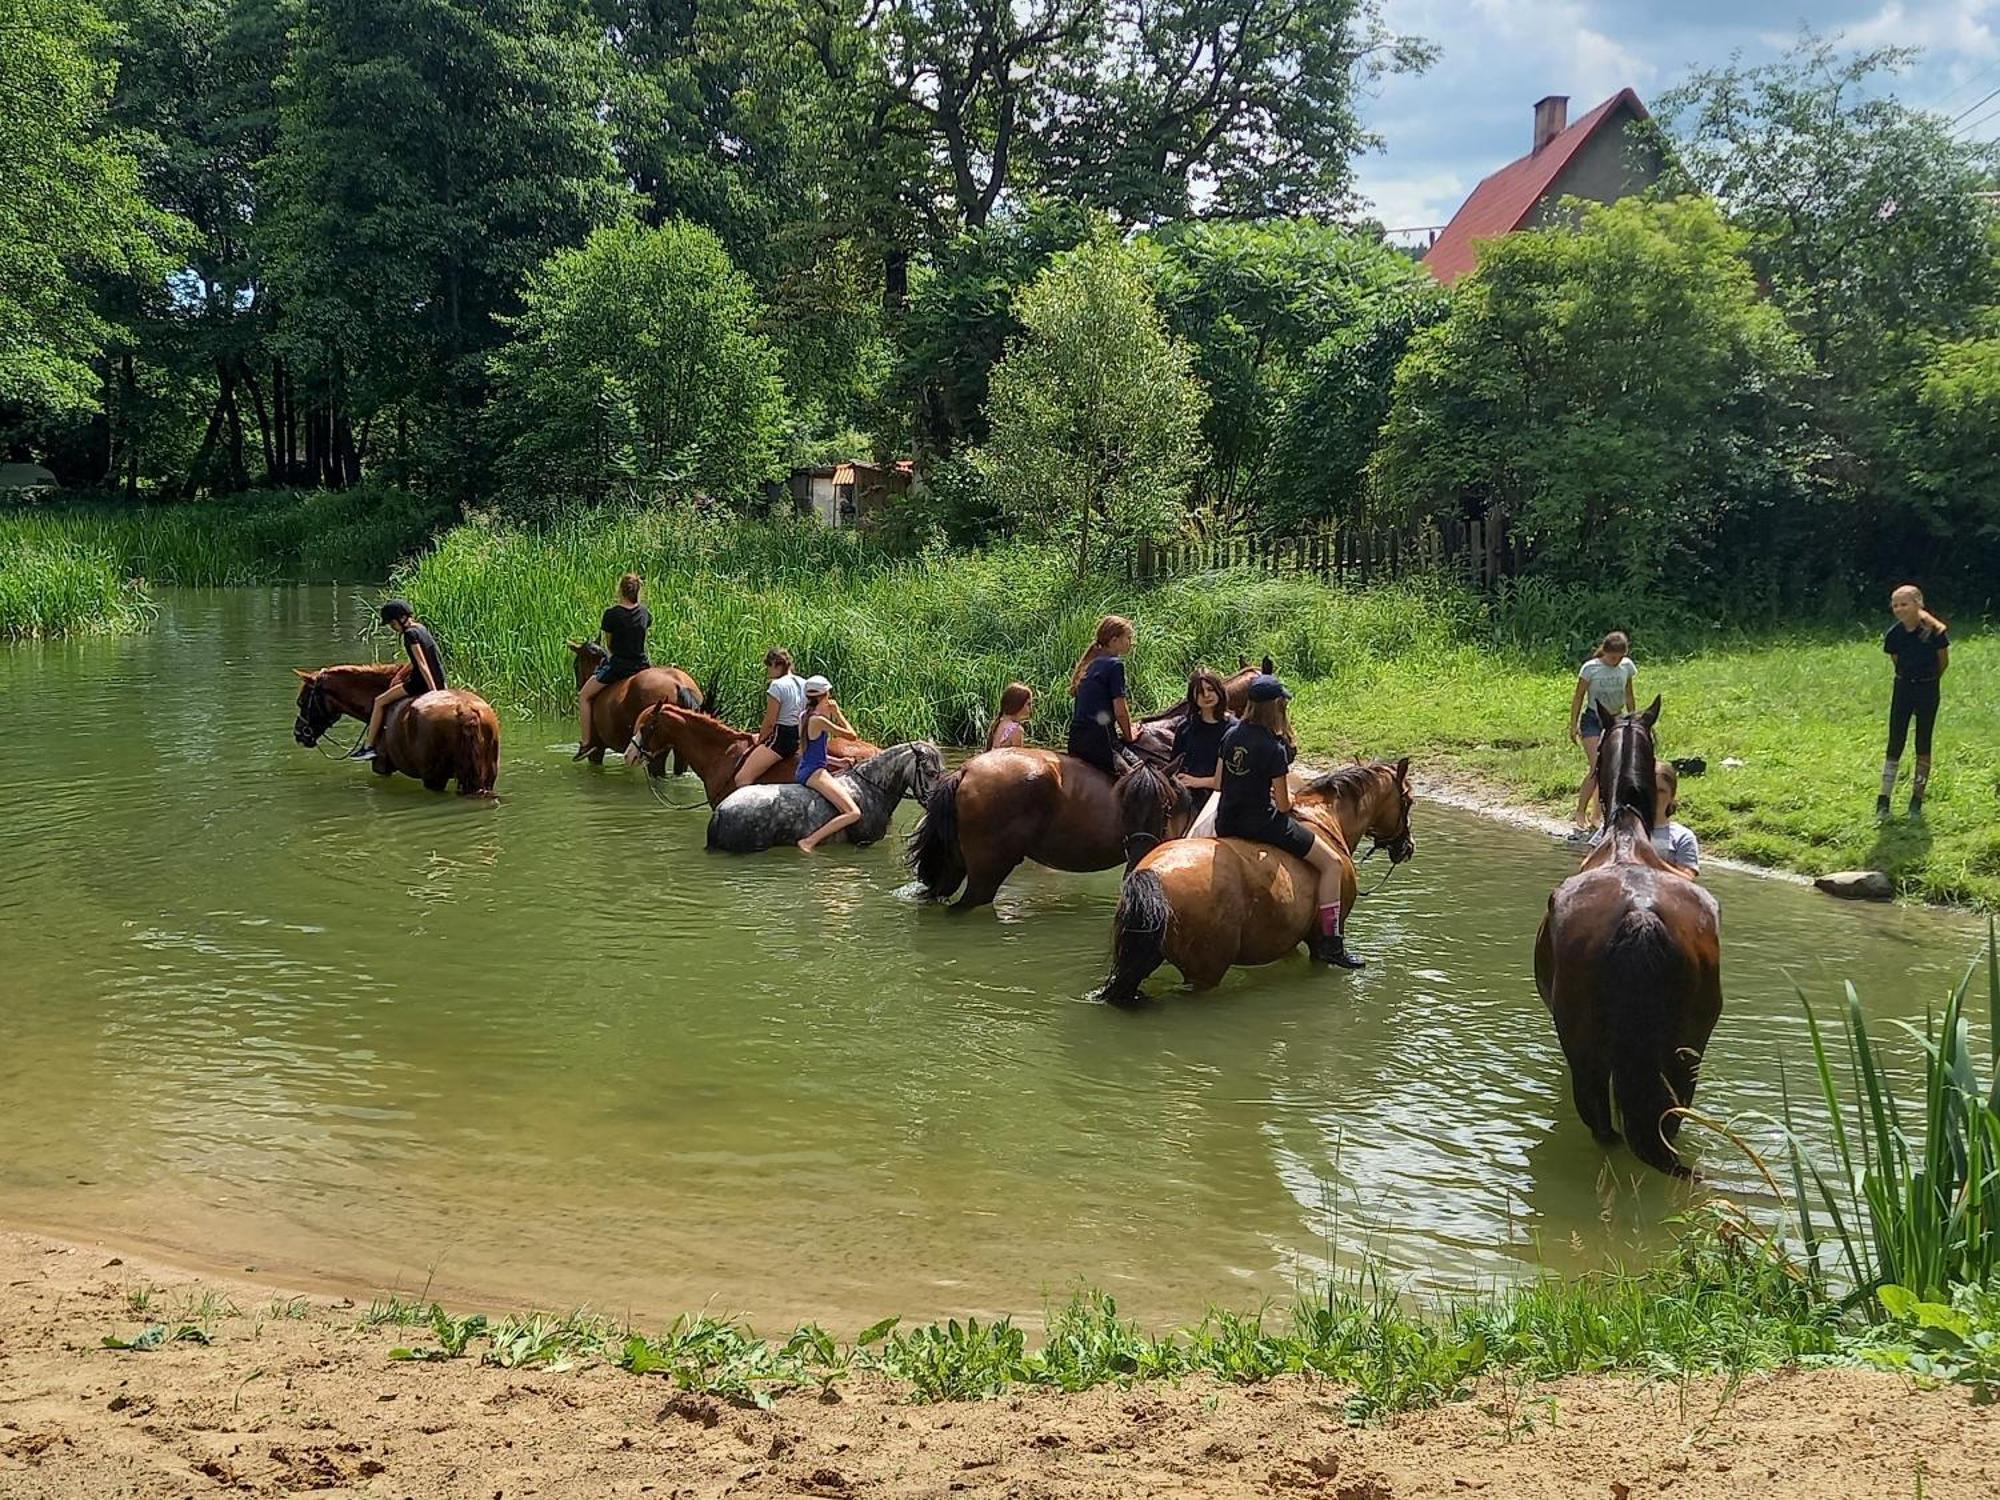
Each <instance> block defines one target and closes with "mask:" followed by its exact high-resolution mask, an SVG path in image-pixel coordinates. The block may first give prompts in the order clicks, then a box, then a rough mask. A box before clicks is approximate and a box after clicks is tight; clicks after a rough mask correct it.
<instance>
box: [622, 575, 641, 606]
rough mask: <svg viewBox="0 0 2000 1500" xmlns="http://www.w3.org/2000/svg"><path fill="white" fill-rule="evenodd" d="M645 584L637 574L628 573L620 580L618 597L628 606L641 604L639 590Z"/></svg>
mask: <svg viewBox="0 0 2000 1500" xmlns="http://www.w3.org/2000/svg"><path fill="white" fill-rule="evenodd" d="M644 583H645V580H644V579H642V578H641V577H640V576H639V575H638V574H637V573H627V574H626V575H625V576H624V577H623V578H621V579H619V580H618V595H619V597H620V598H622V599H623V600H624V601H625V602H626V603H627V604H637V603H638V602H639V589H640V587H641V586H642V585H643V584H644Z"/></svg>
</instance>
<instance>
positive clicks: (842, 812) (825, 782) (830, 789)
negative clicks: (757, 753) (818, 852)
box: [797, 677, 861, 854]
mask: <svg viewBox="0 0 2000 1500" xmlns="http://www.w3.org/2000/svg"><path fill="white" fill-rule="evenodd" d="M804 687H805V694H806V708H805V714H804V718H805V748H804V749H803V750H801V751H800V752H799V771H798V777H797V780H798V784H799V785H800V786H805V787H811V788H812V789H813V790H814V791H816V792H818V793H819V794H820V795H821V796H822V797H824V798H826V800H827V801H828V802H831V803H832V804H833V816H832V817H831V818H829V819H828V820H827V821H826V822H824V823H822V824H820V826H819V827H818V828H816V829H814V830H813V831H812V832H811V833H809V834H807V835H806V836H805V837H804V838H802V839H800V840H799V848H801V849H802V850H804V851H805V852H806V853H807V854H810V853H812V852H813V850H815V849H817V848H818V847H819V846H820V845H821V844H822V843H824V842H825V841H826V840H828V839H830V838H832V837H833V836H834V835H835V834H836V833H839V832H840V831H841V829H843V828H848V827H851V826H852V825H853V824H856V823H859V822H860V821H861V804H860V803H858V802H856V801H855V800H854V798H853V797H852V796H851V795H850V794H849V792H848V790H847V788H846V787H844V786H842V785H841V784H840V782H839V780H838V778H836V777H835V776H834V774H833V772H832V770H831V769H829V768H828V766H827V753H826V748H827V738H828V736H829V735H831V734H832V732H833V731H834V730H836V729H838V730H839V731H840V732H841V733H842V734H844V735H846V736H847V738H849V739H850V740H851V739H856V738H859V736H857V735H856V734H855V732H854V726H853V725H852V724H850V723H848V722H847V715H845V714H843V713H842V712H841V711H840V705H839V704H838V703H835V702H834V701H833V684H832V683H830V682H828V681H827V680H826V679H825V678H824V677H808V678H807V679H806V680H805V683H804Z"/></svg>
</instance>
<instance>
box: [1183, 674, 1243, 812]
mask: <svg viewBox="0 0 2000 1500" xmlns="http://www.w3.org/2000/svg"><path fill="white" fill-rule="evenodd" d="M1235 725H1236V715H1234V714H1232V713H1231V712H1230V711H1229V691H1228V689H1227V688H1225V687H1223V685H1222V679H1221V678H1220V677H1218V676H1217V675H1216V674H1215V673H1213V672H1211V671H1209V669H1208V668H1207V667H1200V668H1197V669H1196V671H1195V673H1194V675H1193V676H1192V677H1190V678H1188V691H1187V704H1186V707H1185V709H1184V710H1183V713H1182V717H1181V723H1180V727H1179V728H1178V729H1176V730H1175V731H1174V755H1175V756H1176V757H1177V758H1178V759H1179V761H1180V763H1181V769H1180V774H1179V777H1178V780H1179V781H1180V784H1181V785H1182V786H1184V787H1186V788H1187V789H1188V790H1189V791H1190V792H1192V793H1193V794H1194V810H1195V811H1196V812H1197V813H1199V812H1200V811H1201V810H1202V808H1204V807H1206V806H1207V805H1208V799H1209V797H1210V796H1212V795H1213V794H1214V792H1215V791H1216V789H1217V788H1218V787H1220V786H1221V785H1222V737H1223V736H1224V735H1225V734H1227V733H1229V731H1230V730H1231V729H1232V728H1234V727H1235Z"/></svg>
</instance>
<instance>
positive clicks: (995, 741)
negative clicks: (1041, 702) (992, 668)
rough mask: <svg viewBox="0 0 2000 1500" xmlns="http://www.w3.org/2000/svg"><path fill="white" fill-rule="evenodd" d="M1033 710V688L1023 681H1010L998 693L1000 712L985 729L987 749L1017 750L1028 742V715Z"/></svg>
mask: <svg viewBox="0 0 2000 1500" xmlns="http://www.w3.org/2000/svg"><path fill="white" fill-rule="evenodd" d="M1034 711H1035V690H1034V689H1033V688H1031V687H1029V686H1028V685H1027V683H1025V682H1010V683H1008V684H1007V689H1006V691H1005V692H1003V693H1001V695H1000V712H999V713H997V714H995V715H994V716H993V723H992V726H991V727H990V728H989V729H987V731H986V748H987V749H988V750H1018V749H1020V748H1021V747H1022V746H1023V745H1025V744H1027V743H1028V716H1029V715H1030V714H1032V713H1034Z"/></svg>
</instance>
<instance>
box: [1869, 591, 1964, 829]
mask: <svg viewBox="0 0 2000 1500" xmlns="http://www.w3.org/2000/svg"><path fill="white" fill-rule="evenodd" d="M1889 609H1890V611H1891V612H1892V613H1893V614H1894V615H1895V616H1896V623H1895V624H1894V625H1891V626H1890V627H1889V633H1888V634H1887V635H1885V636H1883V637H1882V649H1883V650H1884V651H1885V652H1887V653H1888V654H1889V656H1891V657H1892V658H1893V659H1894V660H1895V663H1896V685H1895V687H1894V688H1893V689H1892V690H1891V691H1890V694H1889V753H1888V756H1887V757H1886V758H1885V759H1884V760H1883V762H1882V793H1881V795H1880V796H1878V797H1877V798H1876V799H1875V816H1876V817H1878V818H1886V817H1888V816H1889V798H1890V796H1891V794H1893V793H1894V792H1895V790H1896V767H1897V762H1898V761H1900V760H1901V759H1902V758H1903V746H1904V744H1905V743H1906V742H1907V740H1908V738H1909V733H1910V721H1911V720H1912V719H1915V720H1916V723H1917V769H1916V773H1915V775H1914V776H1912V778H1911V780H1910V816H1911V817H1915V816H1916V815H1917V814H1918V813H1920V812H1922V811H1923V807H1924V789H1925V787H1926V786H1928V785H1929V783H1930V779H1931V729H1932V727H1933V726H1934V725H1935V724H1936V723H1937V711H1938V679H1939V678H1941V677H1943V676H1944V669H1945V668H1946V667H1947V666H1948V665H1949V664H1950V662H1951V636H1950V635H1949V634H1948V633H1947V632H1946V630H1945V623H1944V621H1942V620H1940V619H1939V618H1938V617H1937V616H1936V615H1934V614H1932V613H1931V612H1930V611H1929V610H1927V609H1925V608H1924V594H1923V590H1922V589H1920V588H1918V587H1917V586H1916V585H1915V584H1913V583H1906V584H1904V585H1903V586H1902V587H1901V588H1899V589H1897V590H1896V592H1895V593H1893V594H1891V595H1890V596H1889Z"/></svg>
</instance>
